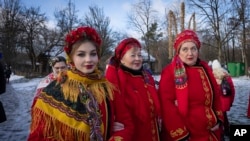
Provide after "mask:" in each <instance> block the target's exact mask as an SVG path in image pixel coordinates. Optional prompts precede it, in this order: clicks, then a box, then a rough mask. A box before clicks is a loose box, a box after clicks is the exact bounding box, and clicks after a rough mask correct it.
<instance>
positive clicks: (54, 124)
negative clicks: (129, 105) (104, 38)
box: [28, 27, 133, 141]
mask: <svg viewBox="0 0 250 141" xmlns="http://www.w3.org/2000/svg"><path fill="white" fill-rule="evenodd" d="M65 42H66V45H65V47H64V51H65V53H66V55H67V56H66V57H67V62H68V63H69V65H70V69H69V70H67V71H63V72H62V73H60V75H59V76H58V77H57V80H55V81H52V82H51V83H50V84H49V85H48V86H47V87H45V88H44V89H43V90H42V91H41V93H40V94H39V95H38V97H37V98H36V101H35V102H34V104H33V106H32V109H31V126H30V134H29V137H28V140H29V141H106V140H110V141H113V140H122V141H130V140H131V138H130V137H131V136H132V132H133V125H132V124H131V120H132V119H131V118H130V116H129V114H128V112H125V113H122V112H121V111H123V112H124V111H125V110H124V109H125V108H123V107H125V105H124V104H123V101H122V100H121V99H122V98H120V95H115V93H113V92H114V90H115V89H114V86H113V85H112V84H111V83H110V82H109V81H107V80H106V79H105V78H104V77H103V75H102V74H101V72H100V71H99V70H98V62H99V58H100V56H99V51H100V47H101V39H100V37H99V35H98V34H97V32H96V31H95V29H93V28H91V27H79V28H77V29H75V30H72V31H71V32H70V33H69V34H68V35H67V36H66V39H65ZM117 105H118V106H119V107H120V109H121V110H119V111H117V110H116V109H115V107H117ZM123 105H124V106H123ZM114 121H116V122H118V123H121V124H123V125H124V128H123V129H122V130H119V131H116V132H114V131H113V127H114V124H113V123H114Z"/></svg>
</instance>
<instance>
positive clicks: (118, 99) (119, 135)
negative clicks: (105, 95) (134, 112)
mask: <svg viewBox="0 0 250 141" xmlns="http://www.w3.org/2000/svg"><path fill="white" fill-rule="evenodd" d="M106 79H107V80H108V81H109V82H111V83H112V84H113V85H114V86H115V88H116V89H115V91H114V101H113V103H112V108H113V110H114V115H113V116H114V122H119V123H122V124H123V125H124V129H123V130H120V131H114V132H113V127H111V129H112V131H111V133H112V134H111V138H110V139H109V141H115V140H121V141H130V140H132V135H133V133H134V132H133V129H134V127H133V122H132V117H131V116H130V112H129V111H128V109H127V107H126V106H125V101H124V95H122V93H120V87H119V78H118V76H117V70H116V68H115V67H114V66H111V65H109V66H108V67H107V70H106ZM112 126H113V123H112Z"/></svg>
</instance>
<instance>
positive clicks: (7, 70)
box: [4, 65, 12, 83]
mask: <svg viewBox="0 0 250 141" xmlns="http://www.w3.org/2000/svg"><path fill="white" fill-rule="evenodd" d="M11 73H12V70H11V66H10V65H5V69H4V74H5V78H6V83H9V82H10V76H11Z"/></svg>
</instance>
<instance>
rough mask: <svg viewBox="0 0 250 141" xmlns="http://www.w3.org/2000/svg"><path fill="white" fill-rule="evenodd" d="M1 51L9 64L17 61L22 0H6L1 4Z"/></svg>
mask: <svg viewBox="0 0 250 141" xmlns="http://www.w3.org/2000/svg"><path fill="white" fill-rule="evenodd" d="M0 9H1V11H0V13H1V15H0V20H1V23H0V51H2V54H3V58H4V61H5V62H6V63H8V64H13V63H14V62H15V59H14V58H15V56H16V54H17V48H16V44H17V43H18V41H19V34H20V22H21V19H20V12H21V10H22V8H21V6H20V0H4V1H3V3H2V4H1V6H0Z"/></svg>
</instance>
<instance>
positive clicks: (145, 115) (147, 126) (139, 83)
mask: <svg viewBox="0 0 250 141" xmlns="http://www.w3.org/2000/svg"><path fill="white" fill-rule="evenodd" d="M106 78H107V79H108V80H109V81H110V82H112V83H113V84H115V85H116V87H117V89H118V91H119V92H120V93H121V95H122V96H123V97H124V101H125V104H126V107H127V108H128V110H129V111H130V114H131V116H132V119H133V124H134V135H133V137H132V141H159V140H160V139H159V129H158V119H159V113H160V111H159V101H158V95H157V91H156V88H155V83H154V79H153V77H152V76H151V75H150V74H149V72H148V71H147V70H145V69H144V68H143V67H142V54H141V45H140V43H139V42H138V41H137V40H136V39H134V38H127V39H124V40H123V41H121V42H120V43H119V44H118V46H117V47H116V49H115V55H114V56H113V57H112V58H111V60H110V63H109V64H108V66H107V69H106ZM118 109H119V108H118ZM118 125H120V128H121V127H122V125H121V124H118ZM118 127H119V126H118Z"/></svg>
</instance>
